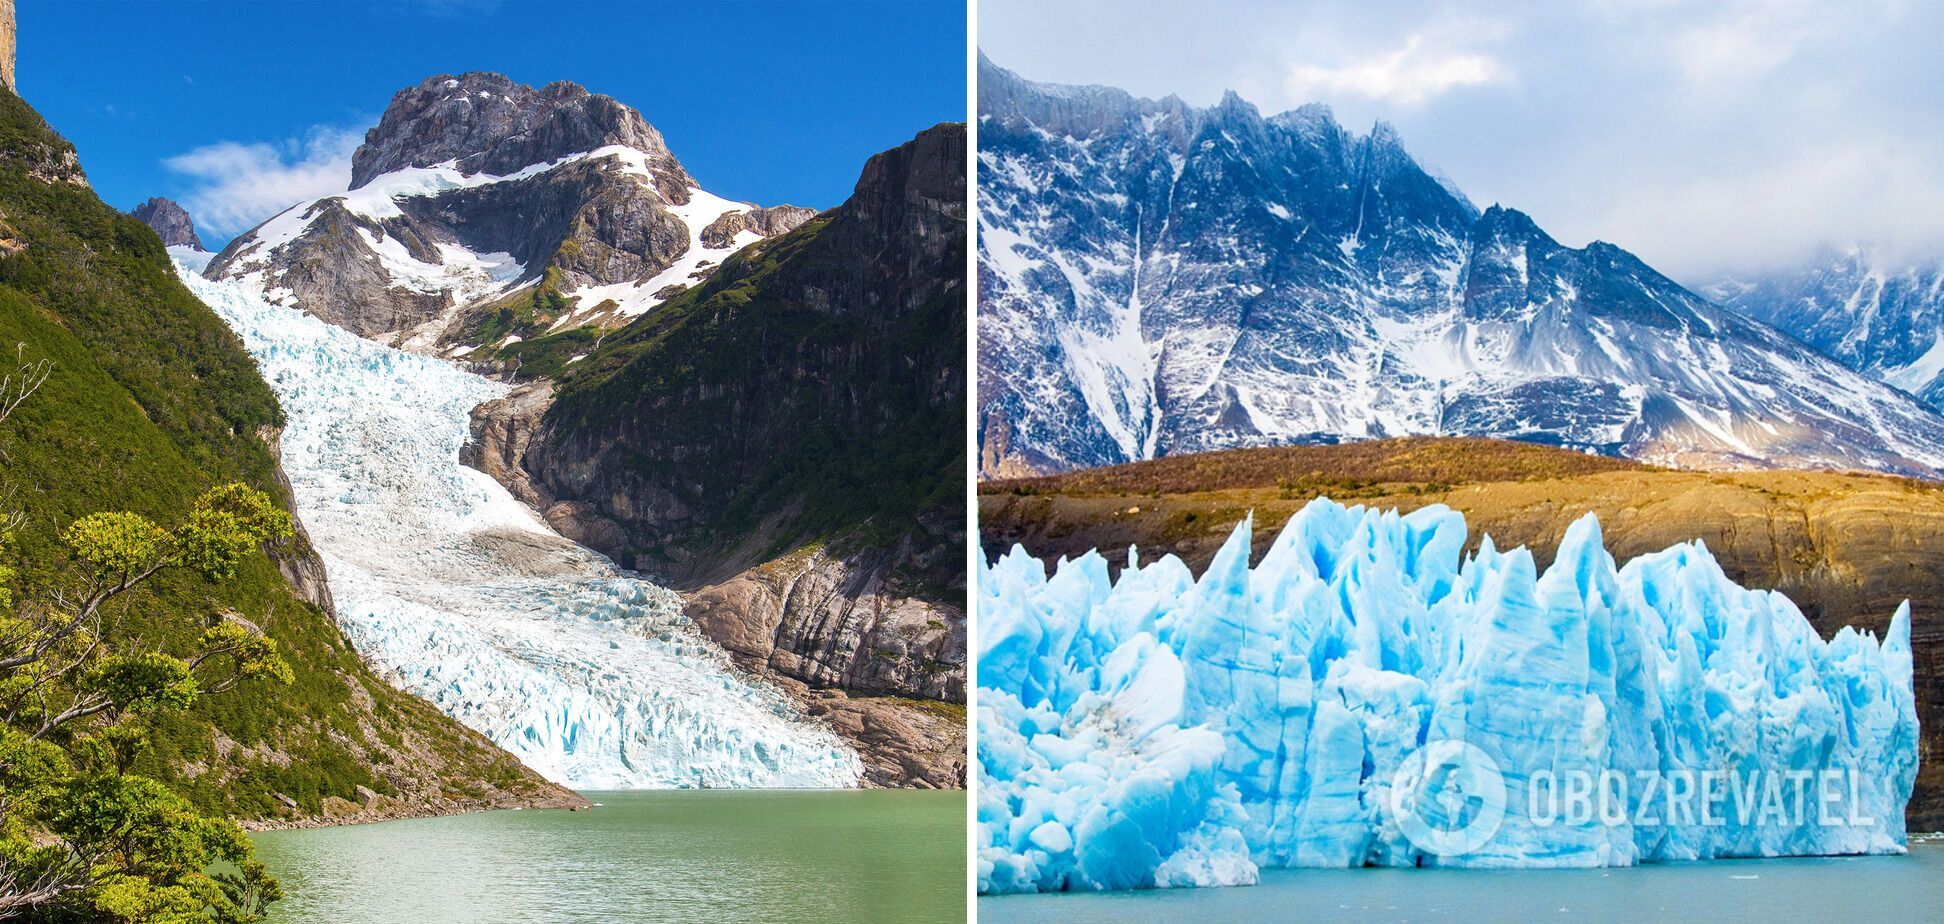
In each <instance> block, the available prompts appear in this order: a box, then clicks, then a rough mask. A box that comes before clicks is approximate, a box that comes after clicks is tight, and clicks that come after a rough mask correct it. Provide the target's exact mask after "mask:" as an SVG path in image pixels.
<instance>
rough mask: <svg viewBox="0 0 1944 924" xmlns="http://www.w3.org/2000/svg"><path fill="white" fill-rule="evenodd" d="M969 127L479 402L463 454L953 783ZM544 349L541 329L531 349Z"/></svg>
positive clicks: (731, 644) (822, 705)
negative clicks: (512, 389)
mask: <svg viewBox="0 0 1944 924" xmlns="http://www.w3.org/2000/svg"><path fill="white" fill-rule="evenodd" d="M964 150H965V128H964V126H962V125H941V126H938V127H935V128H932V129H929V130H927V131H925V132H923V133H921V134H919V135H918V136H917V137H916V138H914V139H913V140H912V141H911V142H909V143H907V144H905V145H902V146H900V147H898V148H895V149H892V150H890V151H886V152H884V153H882V154H879V155H878V156H876V157H874V158H872V159H871V161H870V162H869V163H868V164H867V165H866V166H865V169H864V172H863V175H862V176H861V177H860V179H859V180H858V183H857V187H856V190H855V192H854V193H853V195H852V196H851V197H850V199H849V200H847V201H846V202H845V203H844V204H843V205H841V206H839V207H837V208H835V209H832V210H831V211H829V212H826V213H824V214H822V215H819V216H817V217H816V218H814V219H812V220H810V221H809V222H807V223H805V224H803V225H802V226H801V227H798V228H797V229H796V230H794V231H791V232H789V233H787V234H784V235H782V236H780V237H776V238H774V239H772V240H768V241H764V242H762V243H760V244H758V245H756V246H753V247H750V248H748V249H746V250H743V251H741V252H739V253H737V254H736V255H734V256H732V257H730V258H729V259H728V260H726V261H725V262H724V263H723V265H722V267H721V268H720V269H719V270H717V271H716V273H715V274H714V275H713V276H711V277H709V278H708V279H707V280H706V281H705V282H703V283H702V284H701V285H700V286H698V287H696V288H694V289H692V290H690V291H688V292H686V293H684V294H682V295H680V296H678V297H676V298H674V299H673V300H671V301H670V302H669V303H667V304H666V305H663V306H662V307H660V308H659V309H657V310H655V311H654V312H652V313H650V314H648V315H647V316H645V317H643V318H641V319H640V320H638V321H635V322H634V323H632V324H630V325H628V326H627V327H625V328H623V329H622V330H619V331H616V332H613V333H611V334H609V335H607V336H606V337H605V338H604V339H603V341H602V342H601V343H600V344H599V346H598V347H590V348H588V349H589V352H588V353H587V355H585V357H584V358H580V359H579V360H578V361H576V362H573V363H571V364H570V365H566V366H564V367H563V369H562V371H561V373H560V375H559V378H558V387H557V392H556V393H554V394H551V395H550V394H547V393H546V392H545V391H543V390H541V389H533V390H528V391H525V392H521V393H516V394H515V395H514V396H511V397H509V398H508V399H506V400H505V401H501V402H495V403H493V404H490V405H487V406H485V407H482V408H481V409H480V411H479V412H478V413H476V415H475V422H476V432H477V434H478V435H479V436H480V442H479V445H478V447H477V448H476V449H475V450H473V452H472V454H471V460H472V461H473V462H474V464H476V465H478V466H479V467H481V468H482V469H484V470H486V471H488V472H489V473H492V474H494V475H495V476H496V477H499V478H501V480H502V481H505V482H507V483H508V484H509V485H511V486H513V488H514V490H515V491H516V492H525V496H526V497H527V499H528V500H529V501H530V502H532V503H535V504H536V505H537V506H539V507H541V508H542V509H543V510H544V511H545V512H546V515H547V518H548V520H549V522H552V523H554V524H555V525H556V527H558V528H560V529H561V530H562V531H563V532H564V533H566V534H567V535H570V536H572V537H574V538H577V539H579V540H580V541H583V542H585V543H587V544H589V545H592V546H594V547H595V548H598V549H601V550H602V551H604V552H607V553H609V554H611V555H613V556H615V557H616V558H617V559H618V560H620V561H622V562H623V563H625V564H629V565H631V566H634V567H636V568H639V569H641V570H643V571H645V572H647V573H649V574H650V575H652V576H654V577H655V578H657V579H658V580H661V581H664V582H666V583H668V584H670V585H671V586H674V587H677V588H678V589H682V590H684V591H686V592H687V596H688V600H689V603H688V611H689V615H690V616H691V618H693V619H695V621H696V622H697V623H698V624H699V625H700V626H701V627H702V628H703V629H704V630H705V631H707V632H708V633H709V634H710V635H711V636H712V637H713V638H715V639H716V640H717V641H719V642H721V643H722V645H723V646H724V647H725V648H727V649H729V650H730V651H731V652H732V653H734V654H735V655H736V656H737V657H738V658H739V660H741V661H742V662H743V663H744V664H746V665H748V666H750V667H751V668H753V669H756V670H758V671H761V672H763V673H766V674H768V675H770V676H772V677H775V678H778V679H779V680H780V681H783V682H784V683H785V685H786V686H788V687H791V688H792V689H794V690H795V691H796V692H797V693H798V694H799V696H800V697H802V698H803V699H804V700H805V701H806V702H807V703H808V704H809V707H810V709H811V710H812V711H813V712H827V713H828V714H829V715H830V716H831V721H832V723H833V724H834V725H835V726H837V727H838V728H839V729H840V730H842V731H845V732H846V733H847V734H849V735H850V736H851V737H852V739H853V740H854V741H857V742H859V744H860V745H861V746H862V747H863V749H864V750H865V752H866V755H867V760H868V761H869V762H870V763H871V764H872V768H871V771H870V774H869V776H870V779H871V780H872V781H873V782H877V783H880V784H916V785H935V786H936V785H961V784H962V777H963V769H964V768H963V754H962V740H961V739H960V736H961V735H962V732H963V703H964V699H965V674H964V663H965V643H966V639H965V610H964V591H965V588H964V576H963V563H962V557H961V556H962V552H961V549H962V548H963V542H964V539H965V523H964V516H963V513H962V506H961V501H960V497H961V495H960V491H961V490H962V486H963V478H962V476H961V474H960V473H961V472H962V471H963V465H964V458H963V437H962V434H963V424H964V410H963V401H964V395H965V391H964V389H965V369H964V362H963V356H964V346H965V343H964V336H963V331H964V324H965V310H966V305H965V298H966V291H965V287H964V284H963V275H964V274H963V261H964V256H965V246H966V238H965V207H964V201H965V200H964V197H965V187H964V177H965V157H964ZM539 344H540V345H541V346H544V345H545V340H544V339H543V340H541V341H539Z"/></svg>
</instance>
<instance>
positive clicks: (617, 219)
mask: <svg viewBox="0 0 1944 924" xmlns="http://www.w3.org/2000/svg"><path fill="white" fill-rule="evenodd" d="M811 214H812V213H811V212H810V211H809V210H807V209H798V208H792V207H788V206H783V207H777V208H770V209H759V208H757V207H755V206H753V205H750V204H747V203H740V202H732V201H729V200H726V199H722V198H720V197H717V196H714V195H711V194H709V193H707V192H705V191H703V190H702V189H701V188H700V187H699V186H698V185H697V184H696V182H695V180H694V179H693V178H692V177H690V176H689V174H688V172H687V171H686V170H684V169H683V168H682V165H681V163H680V162H678V161H677V160H676V159H675V157H674V155H673V154H671V153H670V152H669V150H668V147H667V145H666V144H664V143H663V141H662V138H661V134H660V133H659V132H657V131H655V129H654V127H653V126H651V125H649V124H648V123H647V122H646V121H645V120H644V119H643V118H642V117H641V114H640V113H638V112H636V111H635V110H633V109H631V108H629V107H627V106H625V105H623V104H621V103H619V102H616V101H615V100H613V99H612V98H609V97H606V96H601V95H598V94H593V93H589V92H588V91H587V90H585V89H583V88H581V87H580V86H578V85H575V84H572V83H566V82H560V83H553V84H549V85H547V86H545V87H542V88H540V89H537V90H536V89H533V88H531V87H527V86H523V85H521V84H518V83H515V82H513V81H512V80H509V79H508V78H506V77H503V76H500V75H498V74H489V73H468V74H461V75H458V76H448V75H439V76H435V77H430V78H427V79H426V80H425V81H424V82H422V83H420V84H418V85H417V86H414V87H410V88H407V89H405V90H401V91H400V92H399V93H398V94H397V95H396V96H394V97H393V99H392V102H391V104H390V106H388V107H387V108H386V110H385V114H384V116H383V117H382V118H381V119H380V120H379V123H378V125H377V126H376V127H374V128H372V129H371V130H370V131H369V132H368V133H367V134H366V136H365V140H364V143H363V145H361V146H360V147H359V148H358V150H357V152H356V153H355V154H354V155H353V158H352V175H351V180H350V186H349V188H348V190H347V191H346V192H345V193H343V194H339V195H333V196H326V197H323V198H321V199H317V200H315V201H312V202H305V203H300V204H298V205H295V206H293V207H291V208H290V209H288V210H286V211H285V212H283V213H282V214H280V215H277V216H276V217H273V218H271V219H270V220H268V221H266V222H264V223H263V224H262V225H259V226H258V227H257V228H255V229H254V230H252V231H250V232H249V233H247V234H244V235H242V236H240V237H238V238H237V239H236V240H234V241H232V242H231V243H230V245H229V246H228V247H226V248H224V250H223V252H222V253H220V254H218V255H217V256H216V258H215V259H214V260H212V261H211V262H210V264H209V267H208V269H207V270H206V271H205V275H206V276H208V278H211V279H235V280H242V281H244V282H246V283H249V284H251V285H254V286H256V287H258V288H259V289H260V290H261V291H263V292H264V293H266V294H267V295H268V296H270V297H271V298H273V300H276V301H278V302H280V303H282V304H287V305H291V306H294V307H298V308H302V309H303V310H305V311H307V312H310V313H311V314H314V315H317V316H318V317H320V318H323V319H324V320H327V321H330V322H332V323H334V324H338V325H340V326H343V327H345V328H347V329H350V330H352V331H354V332H356V333H358V334H360V335H363V336H366V337H371V338H373V339H378V340H381V341H383V342H387V343H392V344H395V345H400V346H404V347H407V348H411V349H420V350H427V351H435V352H440V353H443V354H445V355H454V356H459V355H471V356H472V357H473V358H486V357H487V356H488V355H489V354H490V353H491V352H492V348H494V347H497V346H502V345H505V344H509V343H514V342H518V341H519V340H521V339H528V338H532V337H535V336H539V335H543V334H546V333H548V332H550V331H560V330H571V329H577V328H582V327H615V326H619V325H620V324H623V323H625V322H626V321H627V320H629V319H631V318H633V317H636V316H638V315H640V314H642V313H643V312H645V311H647V310H648V309H650V308H652V307H655V306H657V305H659V304H661V303H662V302H664V301H667V300H668V299H670V298H672V297H674V296H675V295H677V294H679V293H680V292H682V291H684V290H685V289H687V288H688V287H690V286H692V285H695V284H697V283H698V282H700V281H701V280H703V279H705V278H707V277H708V275H709V274H710V273H711V272H713V271H714V269H715V267H717V266H719V265H720V264H721V262H722V260H723V259H724V258H726V257H727V256H728V255H729V254H731V253H733V252H735V251H736V250H737V249H738V248H741V247H744V246H747V245H748V244H749V243H751V242H753V241H756V240H760V239H762V238H763V237H765V236H768V235H773V234H777V233H781V232H783V231H787V230H789V229H790V228H793V227H795V226H796V225H798V224H801V223H802V222H803V221H804V220H806V219H807V218H808V217H809V216H810V215H811ZM479 347H484V348H486V349H484V350H481V351H478V352H474V348H479Z"/></svg>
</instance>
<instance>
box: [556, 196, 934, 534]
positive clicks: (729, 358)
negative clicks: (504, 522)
mask: <svg viewBox="0 0 1944 924" xmlns="http://www.w3.org/2000/svg"><path fill="white" fill-rule="evenodd" d="M831 221H832V219H831V218H830V217H828V216H820V217H818V218H816V219H812V220H811V221H809V222H808V223H806V224H804V225H803V226H801V227H799V228H797V229H795V230H793V231H791V232H790V233H788V234H785V235H781V236H779V237H777V238H773V239H771V240H767V241H763V242H759V243H757V244H755V245H752V246H750V247H748V248H746V249H744V250H742V251H739V252H737V253H736V254H734V255H732V256H730V257H729V258H727V259H726V260H725V261H724V262H723V265H722V267H721V268H720V269H719V270H717V272H716V273H715V274H713V275H712V276H711V277H710V278H709V279H708V280H707V281H706V282H704V283H703V284H702V285H700V286H697V287H695V288H692V289H689V290H688V291H686V292H684V293H682V294H681V295H679V296H677V297H675V298H674V299H672V300H670V301H669V302H668V303H667V304H665V305H663V306H661V307H660V308H657V309H656V310H655V311H653V312H651V313H649V314H648V315H646V316H644V317H643V318H641V319H640V320H638V321H636V322H635V323H633V324H631V325H629V326H628V327H626V328H623V329H622V330H620V331H617V332H614V333H611V334H609V335H608V336H607V337H606V338H605V340H604V341H603V342H602V344H601V347H600V349H599V350H597V351H595V352H594V353H593V354H592V355H590V356H588V357H587V358H585V359H583V360H581V361H579V362H576V363H574V364H572V365H569V366H564V367H563V370H562V372H561V373H560V377H559V383H560V384H559V388H560V391H559V398H558V400H557V401H556V403H555V405H554V408H555V412H554V413H553V414H550V415H549V418H550V423H551V422H554V421H557V422H558V424H559V426H561V427H562V428H563V429H564V430H565V431H566V432H569V433H573V434H580V435H585V436H584V437H581V438H591V439H595V440H604V439H607V438H608V437H609V436H611V435H616V434H622V436H620V441H621V442H623V443H626V442H629V441H630V437H629V436H627V435H625V434H627V433H628V431H630V430H631V429H633V428H637V427H639V428H643V429H646V430H650V431H652V433H653V438H652V445H651V446H644V447H643V448H644V449H646V450H647V451H635V452H633V453H632V454H631V455H630V456H629V457H628V459H627V464H628V466H629V467H630V468H631V469H632V471H633V472H634V473H635V475H636V476H637V477H639V478H640V479H642V480H644V481H648V482H652V483H656V484H663V485H676V486H680V489H681V490H682V491H683V500H684V502H686V503H689V504H692V505H694V506H696V507H699V508H703V509H710V508H713V509H714V511H715V512H714V515H713V516H712V517H711V518H710V520H709V522H708V523H707V524H706V525H704V526H702V527H700V528H699V529H698V531H696V532H694V533H691V534H687V535H676V536H671V537H669V538H668V541H669V542H671V543H675V544H681V545H687V546H689V547H704V548H706V547H710V546H722V545H728V544H732V543H734V542H736V541H738V540H740V539H741V538H743V537H744V536H746V535H747V534H750V533H752V532H757V531H762V532H767V533H769V534H772V535H774V536H775V537H776V539H775V541H774V542H772V543H771V544H770V546H769V547H768V548H765V549H763V550H761V553H760V555H759V556H757V558H758V560H760V559H767V558H772V557H775V556H777V555H782V554H786V553H788V552H790V551H791V550H793V549H795V548H797V547H800V546H802V545H804V544H806V543H809V542H814V541H816V540H817V539H820V538H832V537H839V536H841V537H842V541H843V542H845V543H851V542H855V543H860V544H864V545H883V544H888V543H890V542H892V541H894V540H895V538H896V537H897V536H899V535H902V534H903V533H905V532H906V531H908V530H910V529H912V528H913V527H914V523H915V520H916V518H917V517H919V516H921V515H922V514H924V513H926V512H929V511H933V510H937V509H939V508H941V507H943V506H946V505H950V504H954V503H956V502H957V497H958V496H959V493H958V492H959V490H960V485H961V484H962V481H961V480H960V479H959V478H958V477H957V472H959V471H961V470H962V465H961V461H960V460H961V459H962V458H963V456H962V453H963V437H962V434H963V431H964V421H965V418H964V411H963V408H962V406H959V405H957V404H956V403H953V404H952V405H951V406H950V407H947V408H945V409H943V410H940V409H938V408H937V407H936V406H935V403H934V402H935V399H936V398H937V393H936V391H934V390H930V389H926V388H920V387H908V385H907V383H905V382H902V381H901V377H902V378H905V379H908V378H909V376H908V375H903V373H904V370H905V367H906V366H907V365H910V366H915V367H916V368H921V369H922V368H936V369H947V368H951V367H952V366H953V365H955V364H962V363H959V362H958V361H957V360H956V358H954V357H947V356H944V355H943V354H944V353H945V352H946V351H948V350H951V351H957V350H960V349H962V347H961V344H962V340H960V339H959V338H956V337H953V336H951V334H952V333H953V332H954V329H953V325H962V323H963V317H964V316H963V314H962V312H963V310H964V309H963V299H964V295H963V289H961V288H958V287H951V288H948V289H947V290H945V291H944V292H943V293H941V294H940V295H939V296H937V297H936V298H934V299H932V300H931V301H929V302H928V303H926V304H924V305H922V306H920V307H918V308H917V309H916V310H914V311H911V312H908V313H906V314H904V315H902V316H899V317H897V318H895V319H893V320H891V321H890V322H889V323H888V324H885V325H884V326H881V327H874V326H873V324H875V323H879V322H877V321H875V320H873V319H868V318H865V317H860V316H859V315H858V314H855V313H848V312H839V311H832V310H829V309H827V308H823V307H820V306H818V305H815V304H811V303H809V302H808V301H806V300H805V299H804V297H803V294H804V293H803V291H802V287H801V286H800V285H798V284H797V282H796V281H797V280H801V279H818V278H822V277H825V276H829V275H835V274H840V273H843V272H845V271H846V261H847V260H854V259H855V256H854V255H852V254H848V253H846V252H844V251H843V250H842V249H841V248H839V247H837V246H833V245H832V244H831V243H830V242H829V241H828V240H826V239H825V232H826V229H828V228H829V227H830V224H831ZM559 336H570V335H559ZM553 339H554V338H543V339H540V340H536V341H533V342H532V345H531V346H528V345H527V344H521V346H523V347H527V348H528V349H532V350H535V351H541V350H544V349H546V348H547V347H548V346H549V345H550V343H551V341H553ZM688 448H694V449H696V450H697V451H699V452H701V453H703V454H705V457H706V458H708V459H709V460H710V464H707V465H696V464H695V463H694V461H693V456H692V455H691V453H690V452H688V451H685V450H686V449H688ZM779 511H788V513H787V514H785V515H783V517H782V519H781V520H780V521H779V519H778V512H779ZM858 524H865V526H864V527H863V529H862V531H861V532H859V531H858V530H857V528H856V527H857V526H858ZM651 551H652V550H651Z"/></svg>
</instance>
